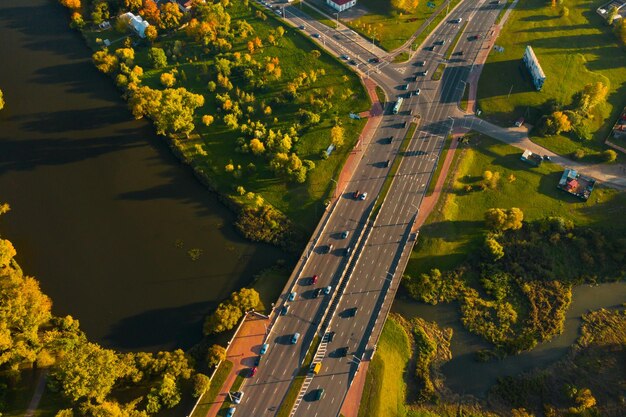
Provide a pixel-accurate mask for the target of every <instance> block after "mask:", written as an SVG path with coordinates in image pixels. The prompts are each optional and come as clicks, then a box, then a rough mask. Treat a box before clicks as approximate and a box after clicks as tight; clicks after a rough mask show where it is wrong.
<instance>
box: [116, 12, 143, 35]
mask: <svg viewBox="0 0 626 417" xmlns="http://www.w3.org/2000/svg"><path fill="white" fill-rule="evenodd" d="M120 19H124V20H125V21H126V23H127V24H128V27H130V28H131V29H132V30H133V32H135V33H136V34H137V35H138V36H139V37H140V38H145V37H146V28H147V27H148V26H150V23H148V22H146V21H145V20H143V19H142V18H141V16H135V15H134V14H132V13H131V12H128V13H124V14H123V15H121V16H120Z"/></svg>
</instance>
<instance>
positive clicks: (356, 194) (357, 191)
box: [353, 190, 359, 198]
mask: <svg viewBox="0 0 626 417" xmlns="http://www.w3.org/2000/svg"><path fill="white" fill-rule="evenodd" d="M353 197H354V198H359V190H356V191H355V192H354V194H353Z"/></svg>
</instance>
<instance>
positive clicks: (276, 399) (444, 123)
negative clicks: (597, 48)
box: [236, 0, 502, 417]
mask: <svg viewBox="0 0 626 417" xmlns="http://www.w3.org/2000/svg"><path fill="white" fill-rule="evenodd" d="M500 7H502V5H497V6H496V5H490V4H489V1H488V0H486V1H482V2H476V1H469V0H466V1H464V2H463V3H461V5H460V6H459V7H458V8H457V9H456V10H455V12H453V13H451V15H450V16H449V19H450V20H452V19H456V18H462V19H463V22H465V21H468V20H469V23H468V24H467V27H466V28H465V31H464V34H463V35H462V36H461V37H460V39H459V42H458V44H457V45H456V47H455V49H454V51H453V52H455V53H457V54H456V55H453V56H452V57H451V59H449V60H446V59H445V52H446V50H447V48H448V47H449V45H450V44H451V43H452V42H453V41H454V39H455V36H456V34H457V33H458V31H459V29H460V28H461V27H463V23H461V24H453V23H450V21H446V22H444V23H443V24H441V25H440V26H439V27H438V28H437V30H436V31H434V32H433V34H432V35H431V36H430V37H429V38H428V39H427V40H426V42H425V43H424V44H423V45H422V47H423V48H425V49H422V50H419V51H418V52H417V53H416V54H414V56H413V57H412V58H411V60H410V61H409V62H407V63H403V64H390V63H388V62H384V61H382V62H378V63H375V62H370V59H372V58H375V56H374V55H373V54H372V53H371V52H370V50H369V49H367V45H365V46H364V42H363V40H361V41H356V40H355V35H354V34H353V33H351V31H345V30H344V31H342V32H337V31H336V30H333V29H331V28H329V27H327V26H325V25H323V24H321V23H319V22H317V21H315V20H313V19H311V18H310V17H308V16H307V15H306V14H304V13H303V12H302V11H301V10H299V9H298V8H296V7H293V6H288V7H286V8H285V12H286V18H287V20H289V21H290V22H291V23H292V24H293V25H295V26H296V27H298V26H304V28H305V29H303V31H304V32H306V33H307V34H309V35H314V34H316V35H319V38H314V39H316V40H317V41H318V42H320V44H321V46H322V47H325V48H326V49H328V50H329V51H331V52H332V53H334V54H336V55H337V56H340V55H347V56H348V57H349V60H354V63H356V64H357V65H353V66H354V67H358V70H360V71H362V72H364V73H368V74H369V76H370V77H371V78H372V79H374V80H375V81H376V82H377V83H378V84H379V85H380V86H381V87H382V88H383V89H384V90H385V91H386V93H387V95H388V97H389V99H390V100H392V102H391V103H388V105H387V109H386V113H385V115H384V116H383V119H382V122H381V123H380V125H379V128H378V130H377V131H376V133H375V134H374V137H373V140H372V143H369V144H363V145H362V146H363V149H364V151H363V152H362V159H361V160H360V162H359V164H358V166H357V168H356V169H355V171H354V175H353V177H352V179H351V181H350V183H349V186H348V187H347V188H346V189H345V190H341V191H342V193H341V195H340V196H339V198H338V201H337V203H336V206H335V207H334V209H333V210H332V213H331V214H330V218H329V219H328V222H327V224H326V226H325V227H324V229H323V230H322V232H321V234H320V236H314V237H313V240H312V241H315V242H317V245H316V247H315V249H314V250H313V251H312V252H311V254H310V255H309V256H308V259H307V260H306V264H305V266H304V268H303V270H302V273H301V274H299V276H298V277H296V281H295V282H293V283H292V285H293V287H292V290H293V291H295V292H296V293H297V296H296V299H295V300H294V301H290V302H287V301H286V299H287V296H288V294H283V296H282V297H281V299H280V300H279V301H278V303H277V306H276V314H277V318H276V320H275V322H274V324H273V325H272V326H271V329H269V330H270V334H269V335H268V337H267V343H268V345H269V349H268V351H267V353H266V354H265V355H263V356H262V359H261V362H260V365H259V367H258V371H257V373H256V375H255V376H254V377H251V378H249V379H247V380H246V381H245V383H244V386H243V388H242V390H243V391H244V392H245V396H244V399H243V401H242V402H241V404H239V405H238V406H237V411H236V415H241V416H250V417H260V416H273V415H275V414H276V413H277V411H278V409H279V407H280V404H281V402H282V401H283V399H284V397H285V394H286V393H287V391H288V389H289V386H290V384H291V382H292V380H293V378H294V377H295V376H296V374H297V373H298V371H299V369H300V365H301V363H302V361H303V360H304V357H305V355H306V353H307V351H308V349H309V347H310V345H311V342H312V341H313V338H314V336H315V335H316V334H317V332H318V328H319V323H320V321H321V319H322V317H323V315H324V313H325V311H326V310H327V309H328V306H329V301H330V299H331V297H332V296H333V295H334V293H335V289H336V287H337V284H338V282H339V279H340V277H341V276H342V274H343V273H344V271H345V270H346V268H347V267H348V260H349V259H350V256H347V255H346V249H347V248H351V249H354V250H353V251H352V253H351V255H352V256H354V255H358V259H355V260H354V261H353V263H354V269H353V270H352V272H351V274H350V275H349V277H348V278H349V280H348V283H347V286H346V287H345V291H344V292H343V295H342V296H341V297H340V298H339V299H338V300H339V301H338V304H337V308H336V310H335V314H334V315H333V316H332V317H331V318H330V325H329V327H328V330H331V331H334V332H335V338H334V340H333V341H332V343H330V344H329V345H328V349H327V353H326V357H325V358H324V360H323V362H322V369H321V372H320V373H319V375H317V376H315V377H314V378H313V381H312V383H311V385H310V386H309V388H308V392H307V393H306V394H305V395H304V398H303V401H302V402H301V403H300V405H299V407H298V409H297V411H296V413H295V415H297V416H310V417H316V416H319V417H328V416H336V415H338V414H339V410H340V408H341V404H342V402H343V399H344V397H345V395H346V393H347V390H348V387H349V384H350V381H351V380H352V378H353V377H354V375H355V373H356V372H357V369H358V363H359V362H360V359H361V358H363V357H364V355H367V354H371V353H372V352H373V351H374V349H375V343H376V341H377V338H378V336H379V334H380V326H381V323H380V322H381V320H377V317H378V315H379V313H380V309H381V306H382V303H383V300H384V297H385V293H386V292H387V290H388V288H389V285H390V282H391V280H392V279H394V280H397V279H400V277H401V275H402V273H403V271H402V270H397V266H398V262H399V260H400V259H401V257H402V256H407V254H408V252H410V250H411V248H412V243H413V242H411V241H410V227H411V224H412V220H413V218H414V216H415V215H416V213H417V210H418V207H419V204H420V203H421V201H422V199H423V197H424V193H425V192H426V189H427V187H428V182H429V180H430V178H431V176H432V173H433V171H434V170H435V168H436V164H437V159H438V157H439V155H440V152H441V149H442V146H443V142H444V139H445V137H446V135H447V134H448V133H449V132H450V130H451V128H452V125H453V123H454V119H453V117H454V116H457V115H459V110H458V109H457V102H458V101H459V99H460V98H461V95H462V93H463V88H464V83H463V81H464V80H465V79H466V78H467V76H468V74H469V71H470V69H471V67H472V63H473V60H474V59H475V57H476V55H477V54H478V51H479V50H480V48H481V45H482V43H483V40H485V38H486V37H488V34H489V32H490V30H491V26H492V25H493V23H494V22H495V19H496V16H497V15H498V12H499V10H500ZM347 32H349V33H347ZM476 35H478V36H479V39H475V38H474V37H475V36H476ZM441 40H445V45H443V46H441V45H435V43H438V42H439V41H441ZM431 46H434V48H433V50H427V49H426V48H428V49H430V47H431ZM460 51H462V52H463V53H462V55H461V54H459V53H458V52H460ZM419 61H425V62H426V63H425V65H424V66H419V67H418V66H417V65H416V63H417V62H419ZM440 63H446V69H445V71H444V73H443V77H442V79H441V80H439V81H433V80H431V75H432V73H433V72H434V71H435V70H436V69H437V66H438V65H439V64H440ZM424 70H427V71H428V75H426V76H419V75H418V76H417V77H415V74H416V73H417V72H420V71H424ZM406 84H409V88H408V90H403V86H404V85H406ZM417 88H419V89H420V95H419V96H416V95H411V96H410V97H406V95H407V93H410V92H412V91H415V90H416V89H417ZM401 95H402V96H403V97H406V98H405V101H404V105H403V108H402V109H401V111H400V112H399V114H397V115H393V114H390V113H391V111H390V108H391V106H392V105H393V103H394V102H395V97H397V96H401ZM410 110H412V112H413V114H414V115H417V114H419V115H420V117H421V118H420V125H419V127H418V129H417V131H416V133H415V135H414V137H413V138H412V140H411V142H410V144H409V146H408V148H407V150H406V151H405V152H404V154H403V155H398V152H399V147H400V144H401V142H402V139H403V138H404V136H405V135H406V133H407V128H405V127H403V122H405V121H406V122H407V123H406V126H407V127H408V126H409V123H410V121H411V120H412V118H413V117H412V116H411V115H410V114H409V111H410ZM389 137H391V138H392V141H391V143H387V140H386V139H387V138H389ZM397 157H401V158H402V161H401V164H400V167H399V170H398V172H397V173H396V176H395V179H394V182H393V185H392V187H391V188H390V190H389V192H388V194H387V195H386V198H385V201H384V203H383V205H382V207H381V209H380V212H379V213H378V216H377V217H376V221H375V223H374V225H373V228H372V229H371V230H370V231H369V233H368V238H367V241H366V242H361V245H362V246H361V247H360V248H359V250H356V248H355V244H356V243H357V241H358V238H359V236H361V234H363V233H364V231H365V228H366V224H367V219H368V216H369V214H370V211H371V208H372V205H373V204H374V201H375V199H376V196H377V195H378V194H379V192H380V190H381V187H382V185H383V182H384V180H385V178H386V176H387V174H388V173H389V169H390V167H391V166H392V163H393V160H394V158H397ZM387 161H390V163H389V164H387ZM387 165H388V166H387ZM356 191H358V193H359V195H361V194H362V193H364V192H367V197H366V198H365V199H364V200H361V199H360V198H358V197H357V198H355V194H354V193H355V192H356ZM346 231H347V232H348V236H347V237H346V238H343V237H342V234H343V233H344V232H346ZM330 245H332V249H330ZM314 275H317V276H318V278H317V282H316V283H315V284H312V283H311V278H312V277H313V276H314ZM327 286H330V287H331V292H330V294H329V295H324V294H323V293H322V294H321V295H319V296H318V297H315V296H314V295H315V290H316V289H318V288H324V287H327ZM285 304H287V305H289V310H288V312H287V313H286V314H285V315H280V313H278V312H279V311H280V310H281V309H282V307H283V306H284V305H285ZM355 307H358V310H357V313H356V315H355V316H353V317H350V316H349V314H348V313H349V312H350V311H352V309H353V308H355ZM295 333H299V334H300V335H301V336H300V338H299V340H298V341H297V343H295V344H292V343H291V338H292V336H293V335H294V334H295ZM344 347H345V348H347V353H348V354H347V355H346V356H345V357H344V356H341V355H340V352H341V349H340V348H344ZM258 349H260V346H259V347H258ZM251 366H252V364H251ZM319 389H324V392H325V395H324V397H323V398H322V399H320V400H314V393H315V391H316V390H319Z"/></svg>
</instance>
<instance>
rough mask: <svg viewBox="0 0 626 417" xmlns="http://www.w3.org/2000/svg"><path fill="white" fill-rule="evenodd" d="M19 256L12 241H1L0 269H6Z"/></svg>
mask: <svg viewBox="0 0 626 417" xmlns="http://www.w3.org/2000/svg"><path fill="white" fill-rule="evenodd" d="M15 255H17V251H16V250H15V248H14V247H13V244H12V243H11V241H10V240H6V239H0V268H5V267H6V266H8V265H9V262H11V259H13V258H14V257H15Z"/></svg>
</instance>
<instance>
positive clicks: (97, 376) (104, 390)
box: [52, 342, 127, 402]
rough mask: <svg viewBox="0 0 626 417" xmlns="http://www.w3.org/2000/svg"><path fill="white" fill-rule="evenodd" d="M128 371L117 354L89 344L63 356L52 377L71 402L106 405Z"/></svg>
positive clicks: (81, 345) (82, 345)
mask: <svg viewBox="0 0 626 417" xmlns="http://www.w3.org/2000/svg"><path fill="white" fill-rule="evenodd" d="M126 372H127V369H125V368H124V367H123V366H122V363H121V361H120V360H119V358H118V357H117V355H116V354H115V352H113V351H112V350H109V349H103V348H102V347H100V346H99V345H97V344H95V343H89V342H87V343H82V344H80V345H79V346H77V347H76V348H74V349H73V350H72V351H70V352H68V353H67V354H66V355H65V356H63V358H62V359H61V360H60V361H59V362H57V364H56V366H55V367H54V369H53V372H52V376H53V377H54V379H56V380H57V381H58V383H59V386H60V387H61V391H62V392H63V394H64V395H65V396H66V397H67V398H69V399H70V400H72V401H79V400H81V399H89V400H95V401H98V402H102V401H104V399H105V398H106V396H107V395H108V394H109V392H110V391H111V389H112V388H113V385H114V384H115V382H116V381H117V379H118V378H120V377H122V376H124V375H125V374H126Z"/></svg>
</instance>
